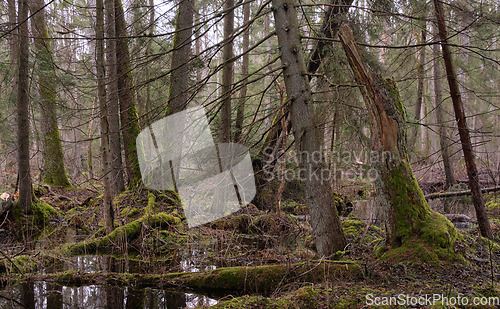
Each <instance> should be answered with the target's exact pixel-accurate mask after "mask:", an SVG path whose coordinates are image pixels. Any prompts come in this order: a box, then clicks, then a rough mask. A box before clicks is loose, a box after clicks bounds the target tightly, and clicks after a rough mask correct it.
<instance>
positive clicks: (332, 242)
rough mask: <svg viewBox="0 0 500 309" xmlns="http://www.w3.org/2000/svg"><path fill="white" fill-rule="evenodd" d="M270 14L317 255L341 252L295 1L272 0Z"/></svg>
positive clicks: (341, 235) (342, 243)
mask: <svg viewBox="0 0 500 309" xmlns="http://www.w3.org/2000/svg"><path fill="white" fill-rule="evenodd" d="M272 4H273V8H272V9H273V13H274V19H275V25H276V34H277V35H278V45H279V51H280V57H281V63H282V66H283V76H284V79H285V86H286V94H287V99H288V102H287V103H288V104H289V105H290V108H291V109H290V110H291V123H292V130H293V135H294V138H295V145H296V148H297V153H298V156H299V165H300V167H301V169H302V171H303V173H302V175H300V178H301V180H302V181H303V183H304V184H305V188H306V204H307V207H308V209H309V214H310V222H311V226H312V229H313V233H314V236H315V241H316V249H317V252H318V254H319V255H320V256H330V255H332V254H334V253H335V252H337V251H342V250H344V249H345V246H346V239H345V236H344V233H343V232H342V228H341V226H340V219H339V216H338V214H337V210H336V207H335V201H334V199H333V196H332V193H331V192H332V189H331V186H330V183H329V180H330V179H329V178H328V179H325V178H324V177H323V175H324V172H325V171H329V170H328V167H327V165H326V163H325V161H324V158H323V156H322V151H321V148H320V145H321V143H320V140H319V138H318V135H317V134H316V130H317V129H316V124H315V123H314V115H313V114H314V113H313V110H312V108H313V100H312V94H311V88H310V85H309V80H308V78H307V69H306V64H305V61H304V53H303V51H302V46H301V43H300V34H299V26H298V20H297V11H296V9H295V6H296V3H295V2H294V1H293V0H273V1H272Z"/></svg>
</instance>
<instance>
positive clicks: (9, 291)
mask: <svg viewBox="0 0 500 309" xmlns="http://www.w3.org/2000/svg"><path fill="white" fill-rule="evenodd" d="M0 295H1V296H0V308H2V309H3V308H37V309H38V308H50V309H52V308H54V309H59V308H61V309H63V308H68V309H69V308H116V309H122V308H123V309H125V308H127V309H128V308H145V309H157V308H158V309H159V308H168V309H170V308H196V307H197V306H213V305H215V304H217V302H218V301H217V300H215V299H212V298H209V297H207V296H204V295H199V294H193V293H183V292H178V291H171V290H160V289H150V288H145V289H138V288H132V287H125V288H121V287H112V286H106V285H88V286H80V287H70V286H63V285H59V284H54V283H50V282H27V283H22V284H16V285H11V286H7V287H6V288H4V289H3V290H0Z"/></svg>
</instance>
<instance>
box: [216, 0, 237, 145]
mask: <svg viewBox="0 0 500 309" xmlns="http://www.w3.org/2000/svg"><path fill="white" fill-rule="evenodd" d="M224 10H225V11H227V13H226V16H225V17H224V42H223V44H224V46H223V48H222V61H223V62H224V67H223V68H222V86H221V91H222V100H221V101H222V107H221V110H220V133H219V142H221V143H228V142H230V141H231V96H232V88H233V61H232V60H231V59H232V58H233V38H232V35H233V31H234V0H226V2H225V4H224Z"/></svg>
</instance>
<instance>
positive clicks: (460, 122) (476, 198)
mask: <svg viewBox="0 0 500 309" xmlns="http://www.w3.org/2000/svg"><path fill="white" fill-rule="evenodd" d="M434 6H435V8H436V19H437V24H438V29H439V37H440V38H441V50H442V52H443V58H444V65H445V68H446V75H447V77H448V85H449V87H450V95H451V100H452V101H453V109H454V110H455V119H456V121H457V126H458V134H459V136H460V143H461V144H462V152H463V154H464V160H465V165H466V168H467V177H468V178H469V188H470V190H471V193H472V201H473V204H474V208H475V209H476V216H477V222H478V224H479V230H480V231H481V235H482V236H483V237H486V238H489V239H491V238H492V237H493V235H492V232H491V226H490V221H489V219H488V215H487V213H486V208H485V206H484V198H483V194H482V193H481V187H480V185H479V179H478V173H477V167H476V163H475V162H474V156H473V153H472V143H471V138H470V133H469V129H468V126H467V121H466V117H465V111H464V106H463V103H462V97H461V94H460V89H459V86H458V80H457V74H456V71H455V66H454V64H453V60H452V58H451V52H450V47H449V45H448V31H447V30H446V23H445V20H444V8H443V4H442V3H441V2H440V1H439V0H434Z"/></svg>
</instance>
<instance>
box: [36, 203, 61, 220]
mask: <svg viewBox="0 0 500 309" xmlns="http://www.w3.org/2000/svg"><path fill="white" fill-rule="evenodd" d="M31 206H32V209H33V218H34V220H35V221H36V222H37V223H42V224H43V223H45V222H48V221H49V220H50V218H51V217H52V216H56V215H60V214H61V213H60V212H59V211H57V210H55V209H54V207H52V206H50V205H49V204H47V203H46V202H44V201H42V200H38V201H35V202H33V203H32V204H31Z"/></svg>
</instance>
